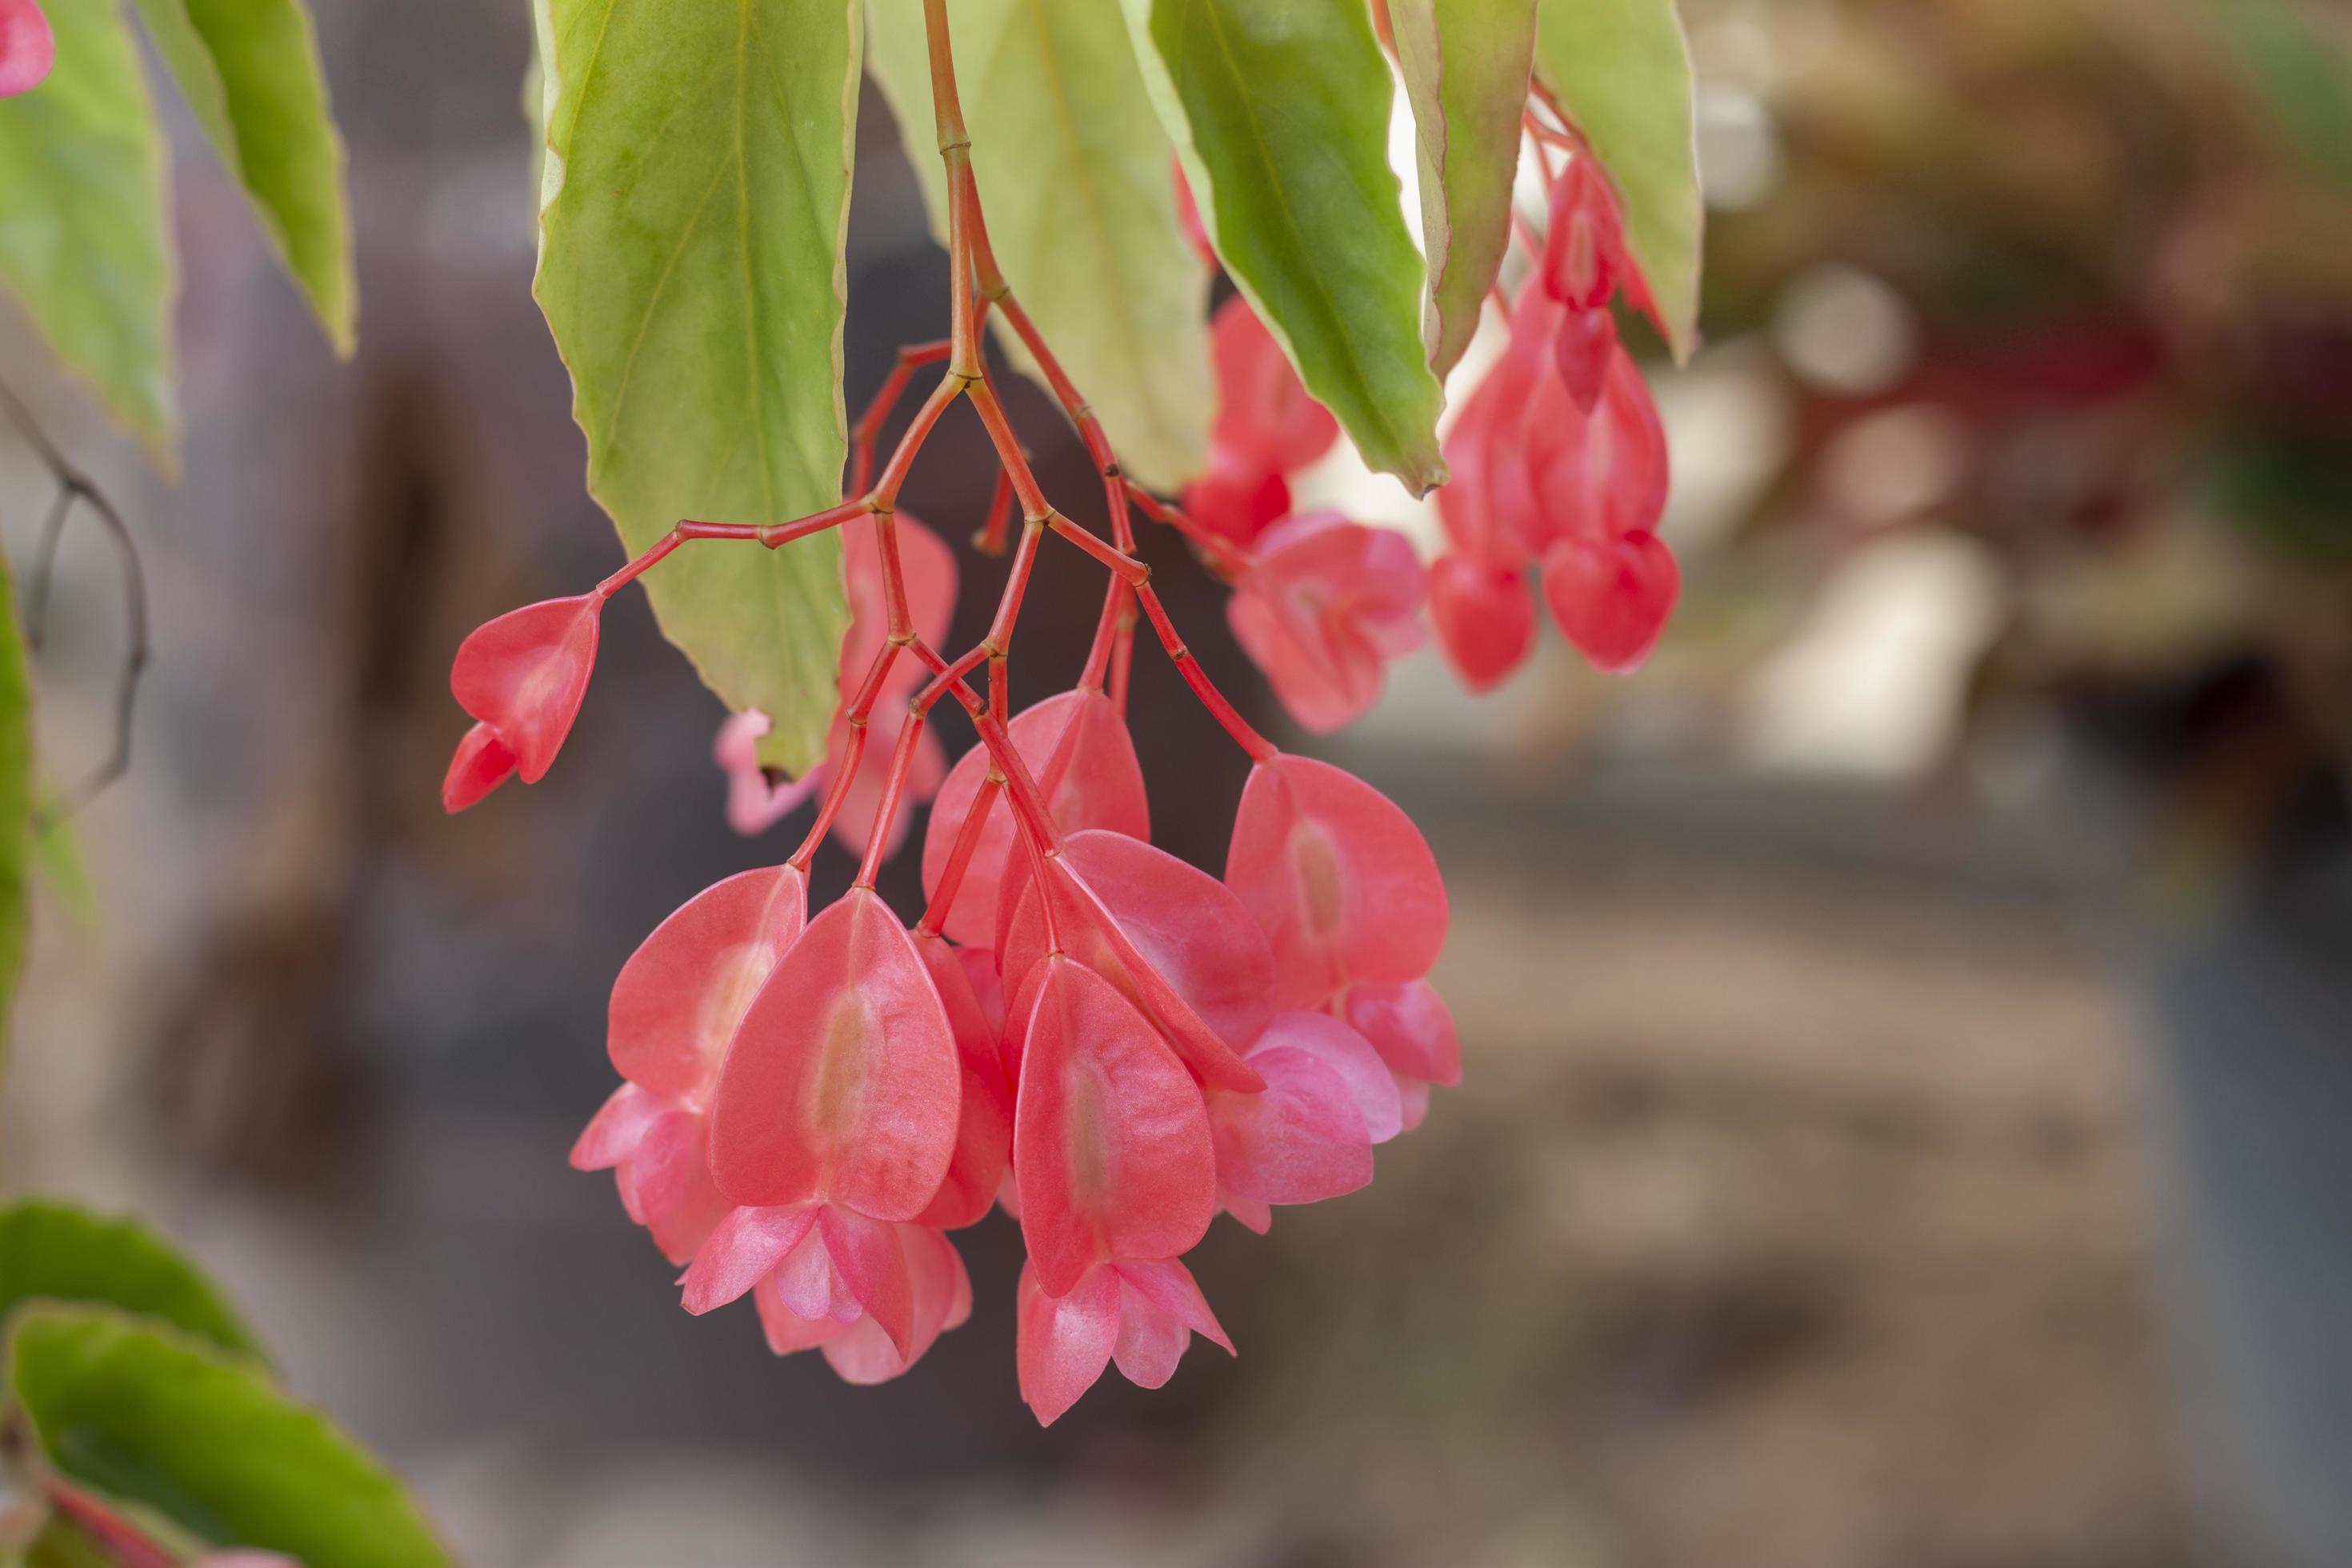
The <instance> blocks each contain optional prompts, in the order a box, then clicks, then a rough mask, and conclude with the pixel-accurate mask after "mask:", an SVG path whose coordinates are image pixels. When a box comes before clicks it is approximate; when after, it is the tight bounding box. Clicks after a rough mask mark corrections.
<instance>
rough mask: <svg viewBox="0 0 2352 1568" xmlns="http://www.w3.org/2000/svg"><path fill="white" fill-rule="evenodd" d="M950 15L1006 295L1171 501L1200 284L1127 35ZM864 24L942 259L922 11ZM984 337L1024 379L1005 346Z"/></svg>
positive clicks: (901, 2)
mask: <svg viewBox="0 0 2352 1568" xmlns="http://www.w3.org/2000/svg"><path fill="white" fill-rule="evenodd" d="M948 15H949V26H950V30H951V37H953V40H954V44H955V52H956V72H957V84H958V86H959V87H960V88H961V97H962V100H963V105H964V121H965V123H966V125H967V127H968V128H969V129H970V131H971V163H972V173H973V176H974V178H975V179H976V180H977V181H978V182H979V184H980V194H981V200H982V205H984V206H985V207H986V209H987V213H988V237H989V242H990V245H991V246H992V248H993V249H994V250H995V252H996V259H997V264H998V266H999V267H1000V268H1002V269H1003V273H1004V278H1005V281H1006V282H1008V283H1010V284H1011V285H1012V286H1013V293H1014V295H1015V296H1016V297H1017V298H1018V299H1019V300H1021V303H1022V305H1023V307H1024V309H1025V310H1028V312H1029V314H1030V316H1031V318H1032V319H1033V320H1034V321H1035V322H1036V323H1037V327H1038V330H1039V331H1042V332H1044V334H1045V339H1046V341H1047V342H1050V343H1051V344H1053V347H1054V353H1055V357H1056V358H1057V359H1059V360H1060V361H1061V363H1062V368H1063V369H1064V370H1066V372H1068V373H1069V375H1070V379H1071V380H1072V381H1073V382H1075V383H1076V384H1077V387H1078V390H1079V392H1080V393H1082V394H1083V395H1085V397H1086V399H1087V404H1088V405H1090V406H1091V407H1092V408H1093V409H1094V411H1095V413H1096V415H1097V416H1098V417H1100V419H1101V420H1102V423H1103V429H1104V432H1105V434H1107V435H1108V437H1110V442H1111V445H1112V446H1113V447H1115V448H1116V449H1117V450H1118V458H1119V462H1120V465H1121V466H1122V467H1124V468H1127V469H1128V470H1129V471H1130V472H1132V473H1133V474H1134V475H1135V476H1136V477H1137V478H1138V479H1140V480H1141V481H1142V482H1144V483H1145V484H1148V485H1150V486H1152V487H1153V488H1154V489H1162V490H1172V489H1177V488H1178V487H1180V486H1181V485H1182V484H1183V483H1184V481H1185V480H1187V479H1192V477H1193V476H1194V475H1196V474H1198V473H1199V472H1200V470H1201V468H1202V465H1203V464H1204V463H1205V461H1206V458H1207V447H1208V432H1209V416H1210V412H1211V394H1210V380H1209V335H1208V303H1209V275H1208V273H1207V271H1206V269H1204V268H1202V266H1201V264H1200V262H1199V260H1198V259H1197V258H1195V257H1194V256H1193V254H1192V247H1191V246H1189V245H1187V244H1186V243H1185V241H1184V234H1183V230H1182V228H1181V226H1180V225H1179V224H1178V223H1177V220H1176V197H1175V182H1174V179H1173V178H1172V176H1171V169H1172V162H1171V154H1170V149H1169V145H1168V133H1167V132H1165V131H1163V130H1162V129H1161V128H1160V119H1159V116H1158V115H1157V114H1156V113H1155V112H1154V111H1153V110H1152V107H1151V100H1150V98H1149V97H1148V96H1147V95H1146V93H1145V91H1144V85H1143V78H1142V76H1141V74H1140V73H1139V71H1138V69H1137V68H1136V63H1135V51H1134V48H1133V47H1132V46H1131V45H1130V44H1129V41H1128V36H1127V25H1126V23H1125V22H1123V21H1122V20H1121V19H1120V17H1119V14H1118V8H1117V7H1116V6H1114V5H1105V4H1104V3H1103V0H956V4H955V5H953V6H951V7H950V9H949V13H948ZM867 26H868V29H869V42H868V47H867V63H868V64H869V65H870V66H871V68H873V71H874V76H875V79H876V80H877V81H878V82H879V83H880V84H881V86H882V90H883V92H884V93H885V94H886V95H887V97H888V98H889V100H890V105H891V108H892V109H893V110H896V111H897V114H898V123H899V125H900V127H901V128H902V133H903V139H904V141H905V142H906V146H907V154H908V159H909V160H910V161H911V162H912V163H914V165H915V172H916V173H917V174H918V175H919V176H920V177H921V180H922V184H923V194H924V195H925V196H926V197H927V198H929V205H930V213H931V228H932V232H933V233H935V234H937V235H939V236H940V240H941V243H943V244H944V243H945V240H946V235H947V176H946V171H945V168H944V166H943V165H942V164H941V163H940V158H939V155H938V153H937V151H936V148H935V138H934V136H933V133H932V129H931V124H932V121H931V72H930V58H929V50H928V48H927V47H926V46H925V43H924V35H923V5H922V0H874V3H873V6H872V10H871V13H870V20H869V21H868V23H867ZM998 326H999V328H1000V329H1003V321H1002V320H1000V321H998ZM998 338H999V341H1000V342H1003V345H1004V349H1005V353H1007V355H1009V356H1010V357H1011V359H1012V360H1013V363H1015V364H1017V365H1019V366H1020V367H1021V368H1022V369H1024V370H1025V371H1028V372H1030V374H1036V372H1035V368H1034V364H1033V363H1032V362H1031V360H1030V358H1029V355H1028V353H1027V351H1026V350H1025V349H1024V348H1023V347H1022V346H1021V343H1020V341H1019V339H1018V338H1016V337H1015V336H1014V335H1013V332H1012V331H1009V330H1000V331H999V332H998ZM1041 379H1042V378H1041Z"/></svg>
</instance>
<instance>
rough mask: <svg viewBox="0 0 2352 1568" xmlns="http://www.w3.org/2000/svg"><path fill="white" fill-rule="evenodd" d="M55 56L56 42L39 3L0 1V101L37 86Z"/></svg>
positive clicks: (54, 60) (32, 0) (44, 77)
mask: <svg viewBox="0 0 2352 1568" xmlns="http://www.w3.org/2000/svg"><path fill="white" fill-rule="evenodd" d="M57 56H58V40H57V37H56V35H54V34H52V33H51V32H50V31H49V19H48V17H47V16H44V15H42V13H41V7H40V5H39V4H38V0H0V98H14V97H16V95H17V94H18V93H20V92H30V91H32V90H33V89H35V88H37V87H38V86H40V85H41V83H42V82H44V81H46V80H47V79H48V75H49V68H50V67H51V66H52V65H54V64H55V63H56V62H57Z"/></svg>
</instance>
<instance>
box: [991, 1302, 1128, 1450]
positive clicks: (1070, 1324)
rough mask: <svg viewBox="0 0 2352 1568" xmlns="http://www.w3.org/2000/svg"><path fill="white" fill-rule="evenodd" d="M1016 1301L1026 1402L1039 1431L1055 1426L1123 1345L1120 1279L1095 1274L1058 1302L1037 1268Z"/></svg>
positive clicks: (1016, 1357)
mask: <svg viewBox="0 0 2352 1568" xmlns="http://www.w3.org/2000/svg"><path fill="white" fill-rule="evenodd" d="M1015 1301H1016V1310H1015V1318H1016V1320H1017V1323H1018V1328H1017V1332H1016V1338H1015V1341H1014V1352H1013V1362H1014V1365H1015V1367H1016V1368H1017V1369H1018V1370H1019V1372H1020V1374H1021V1399H1022V1402H1023V1403H1024V1404H1025V1405H1028V1406H1029V1408H1030V1410H1031V1411H1033V1412H1034V1413H1035V1415H1036V1417H1037V1424H1038V1425H1039V1426H1052V1425H1053V1424H1054V1423H1055V1421H1056V1420H1058V1419H1059V1418H1060V1417H1061V1415H1062V1412H1064V1411H1065V1410H1067V1409H1068V1408H1069V1407H1070V1406H1071V1405H1076V1403H1077V1402H1078V1396H1079V1395H1080V1394H1084V1393H1086V1391H1087V1389H1089V1388H1092V1387H1093V1386H1094V1385H1095V1380H1096V1379H1097V1378H1099V1377H1100V1376H1102V1374H1103V1368H1105V1367H1106V1366H1108V1365H1109V1364H1110V1356H1111V1350H1112V1348H1113V1347H1114V1346H1115V1345H1117V1344H1118V1321H1119V1279H1118V1275H1117V1274H1115V1273H1113V1272H1112V1271H1111V1270H1110V1269H1108V1268H1097V1269H1095V1270H1093V1271H1092V1272H1090V1273H1088V1274H1087V1276H1086V1278H1085V1279H1083V1280H1082V1281H1080V1282H1079V1283H1078V1284H1077V1285H1076V1287H1074V1288H1073V1289H1071V1290H1070V1291H1068V1292H1067V1293H1066V1294H1065V1295H1062V1296H1058V1297H1056V1296H1049V1295H1047V1294H1046V1293H1045V1289H1044V1287H1043V1286H1042V1285H1040V1284H1039V1282H1038V1279H1037V1270H1036V1269H1035V1268H1034V1267H1024V1268H1023V1269H1022V1270H1021V1284H1020V1286H1019V1288H1018V1289H1017V1291H1016V1292H1015Z"/></svg>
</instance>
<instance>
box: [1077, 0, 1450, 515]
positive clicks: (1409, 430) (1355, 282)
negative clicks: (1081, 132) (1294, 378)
mask: <svg viewBox="0 0 2352 1568" xmlns="http://www.w3.org/2000/svg"><path fill="white" fill-rule="evenodd" d="M1122 3H1123V4H1124V5H1125V7H1126V11H1127V17H1128V23H1129V27H1130V28H1131V29H1132V32H1133V35H1134V41H1135V49H1136V54H1137V57H1138V58H1139V59H1140V60H1141V61H1142V62H1143V78H1144V81H1145V83H1146V85H1147V86H1148V87H1149V88H1150V91H1151V96H1152V100H1153V102H1154V103H1155V104H1156V105H1157V106H1158V108H1159V110H1160V120H1161V121H1162V122H1163V123H1164V124H1165V125H1166V126H1167V127H1168V132H1169V134H1170V136H1171V138H1172V139H1173V140H1174V142H1175V143H1176V148H1177V152H1178V153H1179V155H1180V156H1181V158H1182V159H1183V161H1184V171H1185V174H1186V175H1187V177H1188V178H1189V179H1190V180H1191V181H1192V193H1193V195H1194V196H1195V198H1196V199H1197V200H1198V201H1199V204H1200V208H1201V218H1202V222H1203V223H1204V224H1205V225H1207V226H1208V230H1209V234H1210V237H1212V238H1213V240H1215V242H1216V247H1217V254H1218V256H1219V257H1220V258H1223V261H1224V264H1225V268H1226V270H1227V271H1229V272H1230V273H1231V274H1232V275H1233V278H1234V282H1235V283H1236V284H1238V285H1239V286H1240V288H1241V290H1242V292H1243V293H1244V295H1246V296H1248V298H1249V301H1250V303H1251V304H1252V305H1253V306H1254V307H1255V308H1256V310H1257V313H1258V314H1259V316H1260V317H1262V318H1263V319H1264V320H1265V324H1266V326H1267V327H1268V329H1270V330H1271V331H1273V333H1274V335H1275V337H1276V340H1277V341H1278V342H1281V344H1282V345H1283V348H1284V350H1285V351H1286V353H1288V354H1289V355H1290V359H1291V363H1293V364H1295V365H1297V367H1298V374H1299V378H1300V379H1301V380H1302V381H1304V382H1305V383H1306V384H1307V391H1309V392H1311V393H1313V394H1314V395H1315V396H1316V397H1317V398H1318V400H1320V401H1321V402H1322V404H1323V405H1324V406H1326V407H1327V408H1328V409H1330V410H1331V412H1332V413H1333V414H1335V415H1337V416H1339V423H1340V425H1341V426H1343V427H1344V428H1345V429H1346V430H1347V432H1348V434H1349V436H1350V437H1354V439H1355V443H1356V447H1357V449H1358V450H1359V451H1360V452H1361V453H1362V454H1363V457H1364V460H1365V461H1366V462H1367V463H1369V464H1370V465H1371V466H1372V467H1373V468H1378V469H1381V471H1383V472H1386V473H1391V474H1394V475H1396V476H1397V478H1399V479H1402V480H1403V481H1404V482H1405V483H1406V485H1407V486H1409V487H1410V488H1412V489H1414V490H1416V491H1425V490H1427V489H1429V488H1430V487H1431V486H1432V485H1436V484H1442V483H1444V479H1445V462H1444V458H1442V457H1441V456H1440V455H1439V452H1438V446H1437V414H1438V410H1439V408H1440V407H1441V406H1442V405H1443V403H1444V393H1443V391H1442V389H1441V388H1440V387H1439V385H1438V382H1437V378H1436V376H1434V375H1433V374H1431V372H1430V369H1429V362H1428V357H1427V354H1426V353H1425V352H1424V351H1423V346H1422V342H1421V295H1422V279H1423V268H1422V263H1421V257H1420V255H1419V253H1418V252H1416V251H1415V250H1414V249H1413V245H1412V234H1411V233H1410V232H1409V231H1408V230H1407V229H1406V227H1405V222H1404V213H1403V209H1402V197H1401V195H1400V187H1399V185H1398V183H1397V177H1396V174H1395V173H1394V171H1392V170H1391V168H1390V167H1389V157H1388V142H1389V108H1390V105H1391V103H1392V102H1393V101H1394V99H1395V89H1394V86H1393V83H1392V80H1391V77H1390V75H1389V69H1388V61H1387V59H1386V58H1384V57H1383V56H1382V55H1381V47H1380V42H1379V40H1378V39H1377V38H1375V37H1374V36H1373V34H1372V22H1371V11H1370V7H1369V6H1366V5H1353V4H1334V3H1333V0H1122Z"/></svg>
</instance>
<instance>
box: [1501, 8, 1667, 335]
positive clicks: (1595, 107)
mask: <svg viewBox="0 0 2352 1568" xmlns="http://www.w3.org/2000/svg"><path fill="white" fill-rule="evenodd" d="M1542 6H1543V9H1542V13H1541V16H1540V17H1539V18H1538V26H1537V32H1536V79H1538V81H1540V82H1542V83H1543V85H1544V86H1546V87H1548V88H1549V89H1551V92H1552V96H1553V97H1555V98H1557V99H1559V106H1560V108H1561V109H1563V110H1566V111H1567V113H1568V116H1569V118H1570V120H1571V121H1574V122H1575V124H1576V128H1577V129H1578V130H1579V131H1580V132H1583V133H1584V137H1585V140H1586V141H1588V142H1591V144H1592V150H1593V152H1594V153H1598V154H1599V155H1600V158H1601V166H1602V167H1603V168H1605V169H1607V170H1608V171H1609V174H1610V178H1611V179H1612V180H1613V181H1614V182H1615V183H1616V185H1617V191H1618V194H1619V195H1622V197H1623V198H1624V200H1625V237H1626V243H1627V245H1628V246H1629V247H1631V248H1632V250H1633V259H1634V261H1635V262H1636V263H1637V264H1638V265H1639V266H1640V267H1641V268H1642V276H1643V279H1644V280H1645V281H1647V283H1648V284H1649V286H1650V292H1651V294H1652V296H1653V297H1654V300H1655V301H1656V304H1657V307H1658V325H1659V327H1660V329H1661V330H1662V331H1664V333H1665V337H1666V343H1667V346H1668V347H1669V348H1671V349H1673V350H1674V354H1675V360H1676V361H1678V362H1679V361H1682V360H1686V359H1688V358H1689V357H1690V355H1691V352H1692V351H1693V350H1694V349H1695V348H1696V347H1697V346H1698V272H1699V243H1700V239H1701V237H1702V230H1703V226H1704V223H1705V215H1704V212H1703V209H1702V207H1701V205H1700V203H1699V189H1698V155H1697V152H1696V144H1695V139H1696V134H1697V129H1696V120H1695V119H1694V111H1693V108H1692V100H1691V68H1690V49H1689V47H1688V46H1687V45H1686V44H1685V42H1684V40H1683V29H1682V24H1681V22H1680V21H1678V20H1676V18H1675V8H1674V4H1673V0H1542Z"/></svg>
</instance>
